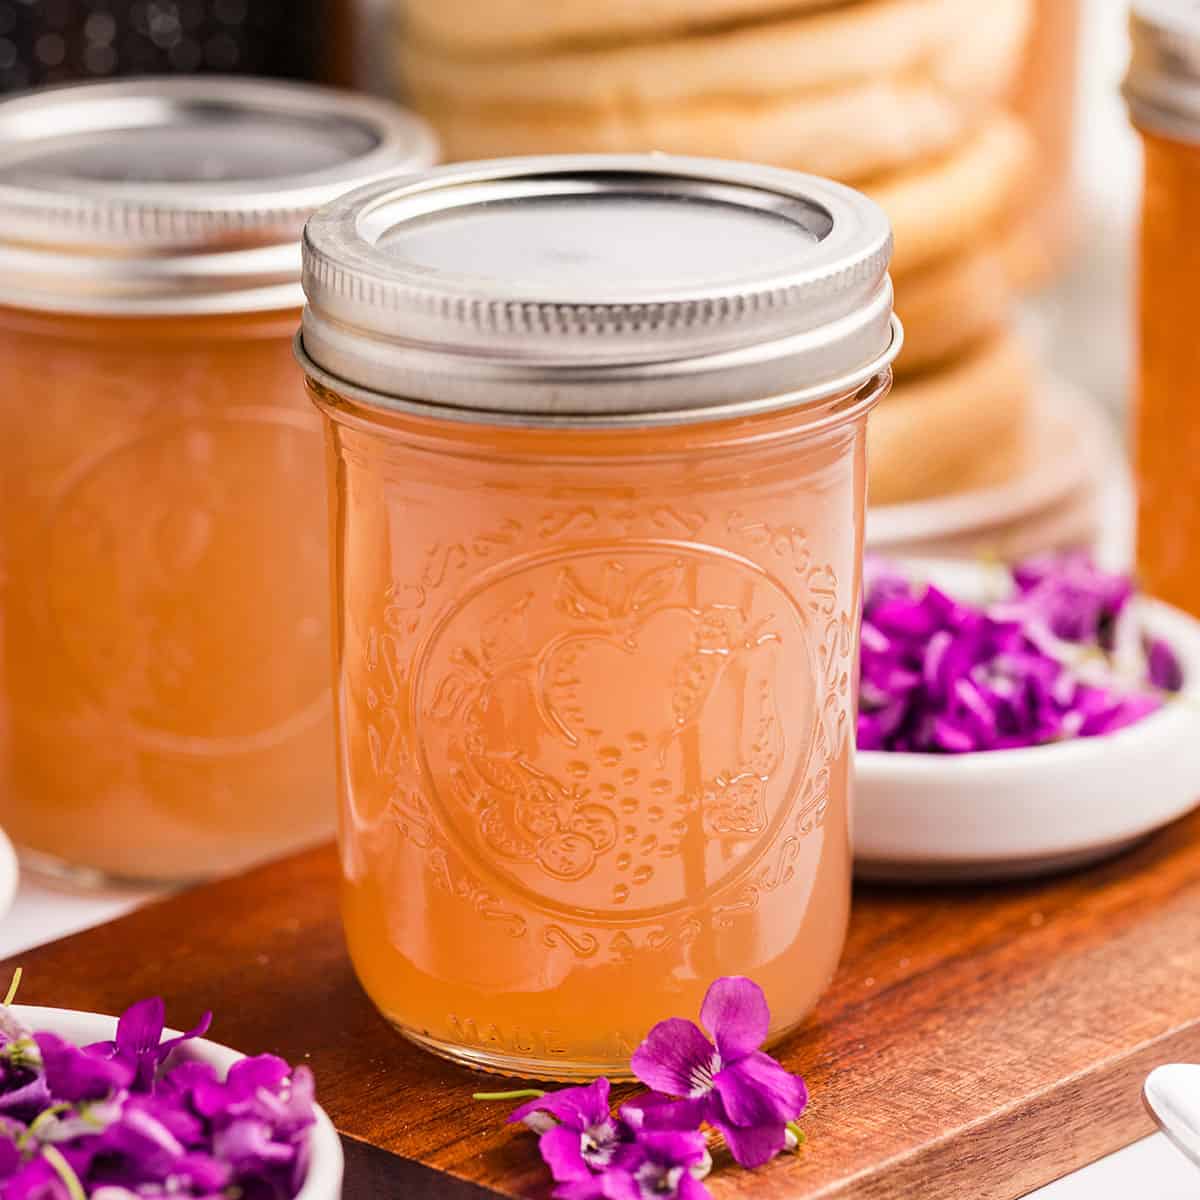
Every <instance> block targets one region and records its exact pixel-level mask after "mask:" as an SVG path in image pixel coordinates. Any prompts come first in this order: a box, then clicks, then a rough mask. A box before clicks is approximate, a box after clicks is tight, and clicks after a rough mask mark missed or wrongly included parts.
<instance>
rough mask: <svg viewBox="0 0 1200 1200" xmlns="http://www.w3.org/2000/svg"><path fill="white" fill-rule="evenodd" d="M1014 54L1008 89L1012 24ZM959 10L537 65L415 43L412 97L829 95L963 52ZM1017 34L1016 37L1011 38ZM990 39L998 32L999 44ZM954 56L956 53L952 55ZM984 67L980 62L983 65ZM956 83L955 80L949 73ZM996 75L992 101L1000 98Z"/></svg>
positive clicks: (479, 101)
mask: <svg viewBox="0 0 1200 1200" xmlns="http://www.w3.org/2000/svg"><path fill="white" fill-rule="evenodd" d="M992 4H993V5H994V9H990V10H989V11H993V12H995V13H1001V14H1007V16H1008V17H1010V18H1011V15H1012V14H1013V13H1016V14H1017V15H1018V16H1020V15H1023V16H1024V18H1025V22H1026V23H1027V18H1028V6H1029V0H992ZM987 23H988V24H989V25H996V24H1000V25H1003V26H1005V29H1004V30H1003V32H1004V37H1005V40H1006V41H1007V42H1009V43H1011V44H1012V53H1011V62H1010V64H1009V69H1008V71H1006V72H1005V73H1004V75H1003V77H1002V83H1001V87H1002V89H1003V90H1004V91H1007V90H1008V88H1009V86H1010V85H1011V81H1012V80H1014V79H1015V77H1016V72H1017V69H1018V67H1019V65H1020V49H1021V45H1022V42H1023V30H1022V29H1021V28H1020V24H1021V23H1018V22H1014V21H1013V20H1011V19H1006V20H1004V21H1002V22H997V21H996V20H995V19H994V17H992V16H989V17H988V18H987ZM964 25H965V22H964V20H963V16H962V13H961V10H960V0H877V2H876V3H872V4H861V5H852V6H851V7H849V8H843V9H835V10H833V11H831V12H825V13H818V14H811V15H808V16H791V17H788V18H786V19H781V20H778V21H772V22H769V23H767V24H754V25H740V26H732V27H725V28H722V29H717V30H712V31H710V32H707V33H701V34H695V35H692V36H689V37H681V38H676V39H672V40H670V41H664V42H641V43H638V42H633V43H625V44H622V45H615V46H606V47H602V48H592V47H583V48H579V49H575V50H563V51H558V52H551V53H548V54H541V55H508V56H505V57H503V58H495V59H464V58H461V57H457V56H453V55H446V54H444V53H440V52H439V51H438V50H437V49H435V48H431V47H428V46H425V45H423V44H422V43H420V42H419V41H417V40H415V39H412V38H405V39H404V40H403V42H402V44H401V64H402V69H403V76H404V79H405V81H406V83H407V85H408V87H409V88H410V89H411V91H412V94H413V95H414V96H415V97H417V98H418V99H421V100H426V101H428V102H430V103H433V104H439V105H442V106H451V107H454V106H457V107H462V108H474V109H476V110H479V109H481V108H482V109H487V108H491V107H502V108H520V107H526V108H530V109H533V110H534V114H533V115H536V113H537V112H538V111H541V110H543V109H546V108H552V109H560V110H561V109H566V110H570V111H574V110H576V109H585V110H587V112H585V113H583V114H580V115H582V116H585V117H586V116H587V115H588V114H589V113H590V112H593V111H597V110H598V111H600V112H608V111H610V110H613V109H627V110H628V109H642V108H659V107H662V106H667V105H687V104H689V103H690V102H691V101H693V100H698V99H704V98H711V97H722V98H724V97H736V98H739V99H748V98H753V97H761V96H772V95H778V94H781V93H782V94H787V93H795V92H822V91H827V90H829V89H831V88H838V87H842V86H845V85H847V84H851V83H857V82H862V81H864V80H872V79H878V78H880V77H887V76H892V75H896V74H898V73H902V72H910V71H916V70H918V69H921V68H924V67H925V66H926V65H927V64H929V63H930V62H932V60H933V59H934V57H935V56H936V55H938V54H941V53H946V51H947V49H948V48H949V47H950V46H952V45H954V46H955V48H956V50H958V49H960V48H961V49H962V50H965V48H966V47H965V43H966V41H967V39H966V38H965V36H963V34H964V33H965V30H964ZM1014 26H1017V28H1016V30H1015V36H1014V31H1013V28H1012V27H1014ZM993 36H994V34H993ZM955 57H957V55H955ZM976 57H979V56H976ZM945 70H946V73H947V75H948V76H949V77H951V78H955V77H956V75H957V74H958V72H957V71H956V70H955V69H954V68H953V67H952V66H951V65H950V64H949V63H948V64H946V67H945ZM995 74H996V73H995V71H992V72H991V73H990V75H991V86H990V87H989V90H990V91H995V90H996V88H995Z"/></svg>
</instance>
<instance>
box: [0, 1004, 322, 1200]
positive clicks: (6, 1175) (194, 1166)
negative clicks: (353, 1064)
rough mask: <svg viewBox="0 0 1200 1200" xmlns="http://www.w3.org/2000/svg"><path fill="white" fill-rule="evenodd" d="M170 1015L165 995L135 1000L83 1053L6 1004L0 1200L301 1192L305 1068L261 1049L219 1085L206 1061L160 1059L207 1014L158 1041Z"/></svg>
mask: <svg viewBox="0 0 1200 1200" xmlns="http://www.w3.org/2000/svg"><path fill="white" fill-rule="evenodd" d="M14 988H15V983H14ZM12 990H13V989H10V996H9V999H10V1000H11V992H12ZM164 1020H165V1017H164V1012H163V1005H162V1001H161V1000H158V999H152V1000H148V1001H143V1002H141V1003H140V1004H135V1005H134V1006H133V1007H132V1008H130V1009H129V1010H127V1011H126V1013H125V1014H124V1015H123V1016H122V1017H121V1019H120V1021H119V1022H118V1026H117V1033H116V1037H115V1038H114V1039H113V1040H112V1041H110V1042H100V1043H97V1044H95V1045H92V1046H86V1047H82V1048H80V1047H78V1046H75V1045H73V1044H71V1043H69V1042H66V1041H64V1040H63V1039H62V1038H60V1037H58V1036H57V1035H55V1034H52V1033H32V1032H31V1031H29V1030H28V1029H26V1028H25V1026H24V1025H22V1024H21V1022H20V1021H19V1019H18V1018H17V1016H16V1014H15V1013H14V1012H13V1010H11V1009H10V1008H8V1007H7V1005H0V1198H2V1200H72V1198H76V1200H77V1198H79V1197H82V1196H90V1197H92V1200H142V1198H143V1197H149V1196H154V1197H165V1196H178V1197H180V1200H183V1198H184V1197H187V1198H190V1200H229V1197H231V1196H233V1195H237V1196H240V1197H242V1198H243V1200H287V1198H288V1197H292V1196H295V1195H296V1194H297V1193H298V1192H299V1190H300V1188H301V1186H302V1185H303V1183H304V1180H305V1178H306V1176H307V1172H308V1164H309V1154H310V1147H309V1136H308V1134H309V1127H310V1126H311V1125H312V1123H313V1121H314V1120H315V1114H314V1102H313V1090H314V1089H313V1078H312V1072H311V1071H309V1070H308V1069H307V1068H305V1067H300V1068H297V1069H296V1070H295V1071H293V1070H292V1069H291V1068H290V1067H289V1066H288V1064H287V1063H286V1062H284V1061H283V1060H282V1059H280V1058H276V1057H275V1056H274V1055H261V1056H259V1057H258V1058H250V1059H243V1060H240V1061H239V1062H238V1063H236V1064H235V1065H234V1066H233V1067H232V1068H231V1069H230V1071H229V1073H228V1076H227V1078H226V1079H225V1080H224V1081H222V1080H220V1079H219V1078H218V1075H217V1072H216V1071H215V1070H214V1069H213V1068H212V1067H211V1066H209V1065H207V1064H204V1063H199V1062H194V1061H189V1060H186V1059H184V1060H182V1061H178V1062H171V1061H168V1060H169V1059H170V1056H171V1055H172V1053H173V1051H174V1050H175V1049H176V1048H177V1047H179V1046H180V1045H181V1043H184V1042H186V1041H189V1040H190V1039H192V1038H194V1037H198V1036H200V1035H201V1034H203V1033H204V1032H205V1031H206V1030H207V1028H208V1024H209V1020H210V1017H209V1016H208V1015H207V1014H206V1015H205V1017H204V1019H203V1020H202V1021H201V1022H200V1023H199V1025H198V1026H197V1027H196V1028H195V1029H194V1030H192V1031H190V1032H189V1033H186V1034H183V1035H181V1036H179V1037H175V1038H171V1039H168V1040H166V1041H164V1040H163V1037H162V1034H163V1026H164Z"/></svg>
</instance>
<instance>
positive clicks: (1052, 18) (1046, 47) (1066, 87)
mask: <svg viewBox="0 0 1200 1200" xmlns="http://www.w3.org/2000/svg"><path fill="white" fill-rule="evenodd" d="M1081 15H1082V12H1081V4H1080V0H1035V4H1034V19H1033V28H1032V29H1031V31H1030V35H1029V41H1028V45H1027V47H1026V51H1025V62H1024V66H1023V68H1022V71H1021V75H1020V77H1019V79H1018V80H1017V83H1016V86H1015V87H1014V89H1013V94H1012V105H1013V108H1014V109H1015V110H1016V112H1017V114H1018V115H1019V116H1020V117H1021V118H1022V119H1023V120H1024V122H1025V124H1026V126H1027V127H1028V129H1029V131H1030V133H1031V134H1032V135H1033V140H1034V146H1035V149H1036V153H1037V165H1036V171H1037V181H1038V183H1037V188H1036V191H1035V192H1034V194H1031V195H1029V196H1028V198H1027V202H1026V203H1024V204H1022V205H1021V209H1022V212H1023V215H1022V217H1021V219H1020V221H1019V222H1018V224H1017V225H1016V227H1015V228H1014V229H1013V234H1012V243H1011V245H1010V247H1009V251H1008V253H1009V259H1010V262H1011V265H1012V269H1013V272H1014V274H1015V277H1016V282H1017V284H1018V285H1020V286H1022V287H1039V286H1042V285H1044V284H1048V283H1050V282H1052V281H1053V279H1054V278H1055V277H1056V276H1057V275H1059V274H1060V273H1061V272H1062V269H1063V267H1064V266H1066V265H1067V262H1068V260H1069V258H1070V256H1071V252H1072V250H1073V245H1072V240H1073V238H1074V237H1075V208H1076V205H1075V110H1076V92H1077V90H1078V84H1079V70H1078V67H1079V43H1080V25H1081V22H1080V17H1081Z"/></svg>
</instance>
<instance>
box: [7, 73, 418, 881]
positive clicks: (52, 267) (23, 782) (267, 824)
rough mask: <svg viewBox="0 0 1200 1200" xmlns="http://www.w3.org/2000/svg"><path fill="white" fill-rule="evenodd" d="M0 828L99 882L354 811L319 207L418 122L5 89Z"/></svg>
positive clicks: (326, 105)
mask: <svg viewBox="0 0 1200 1200" xmlns="http://www.w3.org/2000/svg"><path fill="white" fill-rule="evenodd" d="M0 143H2V144H3V145H4V152H3V156H2V157H0V397H2V399H0V455H2V456H3V461H2V463H0V500H2V501H3V503H2V505H0V581H2V583H3V588H2V592H0V629H2V630H3V638H2V653H0V729H2V730H3V733H2V734H0V825H2V826H3V827H5V828H6V829H7V831H8V833H9V834H10V835H11V836H12V838H13V839H14V841H16V842H17V844H18V845H19V847H20V849H21V851H22V852H23V854H24V856H25V858H26V859H27V861H28V862H29V863H31V864H32V865H34V866H36V867H42V868H45V869H48V870H52V871H56V872H68V873H70V874H72V875H74V876H75V877H77V878H80V879H92V880H94V879H97V878H100V877H105V876H111V877H120V878H125V879H138V880H156V881H164V880H165V881H181V880H188V879H194V878H198V877H203V876H209V875H213V874H217V873H221V872H226V871H230V870H233V869H236V868H238V867H241V866H244V865H246V864H248V863H249V862H252V861H254V860H256V859H259V858H262V857H264V856H266V855H269V854H271V853H274V852H278V851H282V850H285V849H287V848H289V847H292V846H295V845H298V844H302V843H304V842H308V841H311V840H313V839H316V838H319V837H321V836H323V835H324V834H325V833H327V832H328V831H330V830H331V829H332V826H333V814H334V801H333V795H334V790H335V789H334V782H333V770H334V764H333V737H332V718H331V705H330V700H329V689H328V653H329V652H328V584H327V569H328V568H327V561H326V560H327V547H326V536H325V527H326V517H325V511H326V509H325V499H324V495H323V492H322V489H321V487H320V485H319V482H318V481H319V480H320V479H321V478H322V477H323V473H324V467H323V464H322V449H321V437H320V427H319V421H318V420H316V419H315V417H314V414H312V411H311V406H310V405H308V404H307V403H305V402H304V399H303V396H302V395H300V396H298V395H297V394H296V393H297V389H296V386H295V365H294V362H292V360H291V356H290V343H291V337H292V334H293V333H294V330H295V323H296V321H297V319H298V311H299V308H300V305H301V303H302V301H303V293H302V291H301V289H300V283H299V276H300V253H299V238H300V231H301V228H302V226H303V222H304V220H305V218H306V217H307V216H308V214H309V213H310V212H311V211H312V209H313V208H314V207H316V206H317V205H318V204H320V203H322V202H324V201H325V200H328V199H331V198H332V197H334V196H336V195H338V194H339V193H340V192H342V191H344V190H346V189H347V188H348V187H349V186H351V185H352V184H355V183H361V182H362V181H363V180H365V179H369V178H372V177H375V176H377V175H379V174H380V173H382V172H392V171H394V170H395V169H396V168H397V167H398V166H401V165H404V164H412V165H428V163H429V162H430V161H431V159H432V141H431V138H430V135H429V134H428V132H427V131H426V129H425V127H424V125H423V124H421V123H419V122H417V121H416V120H415V119H414V118H412V117H409V116H407V115H406V114H404V113H402V112H400V111H399V110H397V109H394V108H393V107H392V106H391V105H387V104H380V103H376V102H374V101H362V100H358V99H352V98H348V97H344V96H341V95H338V94H336V93H332V92H326V91H322V90H320V89H316V88H309V87H306V86H302V85H285V84H268V83H262V82H256V81H240V82H237V81H232V80H219V81H216V82H214V81H211V80H210V81H188V80H174V81H169V80H162V79H156V80H142V81H137V82H129V83H114V84H99V85H85V86H82V87H73V88H65V89H58V90H55V91H50V92H45V93H32V94H29V95H27V96H24V97H21V98H18V99H13V100H10V101H7V102H5V103H3V104H0Z"/></svg>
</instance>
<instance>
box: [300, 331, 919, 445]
mask: <svg viewBox="0 0 1200 1200" xmlns="http://www.w3.org/2000/svg"><path fill="white" fill-rule="evenodd" d="M891 330H892V340H891V342H890V343H889V345H888V348H887V350H885V351H884V353H882V354H881V355H879V356H878V357H877V358H876V359H875V360H873V361H872V362H871V363H869V364H868V365H867V366H866V367H864V368H863V369H862V370H860V371H855V372H852V373H850V374H848V375H846V376H845V377H844V378H843V379H841V380H838V381H835V382H834V383H833V384H830V385H828V386H821V387H819V388H812V389H808V390H801V391H793V392H783V393H780V394H778V395H775V396H769V397H766V398H759V399H753V400H743V401H735V402H732V403H729V404H724V405H709V406H696V407H692V408H679V409H662V410H658V411H646V412H642V411H636V412H624V413H598V414H594V413H551V414H545V413H528V412H512V411H508V410H504V409H479V408H466V407H462V406H456V405H448V404H439V403H436V402H433V401H427V400H420V399H412V398H401V397H397V396H394V395H391V394H390V393H386V392H378V391H372V390H371V389H369V388H364V387H360V386H359V385H357V384H354V383H351V382H349V381H348V380H345V379H341V378H339V377H338V376H336V375H333V374H331V373H330V372H328V371H326V370H324V369H323V368H322V367H321V366H319V365H318V364H317V363H316V362H314V361H313V359H312V358H311V357H310V356H309V354H308V352H307V351H306V349H305V346H304V332H303V330H300V331H298V332H297V333H296V336H295V337H294V338H293V340H292V352H293V354H294V355H295V358H296V361H297V362H298V363H299V365H300V368H301V370H302V371H303V372H304V374H305V376H306V377H307V379H308V380H309V381H310V382H312V383H314V384H316V385H318V386H319V387H321V388H323V389H324V390H326V391H329V392H333V393H334V394H335V395H338V396H341V397H344V398H345V399H347V400H352V401H354V403H356V404H358V405H361V406H362V407H364V408H367V409H374V410H376V411H380V412H388V413H398V414H402V415H407V416H413V417H418V418H423V419H425V420H433V421H439V422H444V423H445V424H446V425H447V426H477V427H494V428H495V427H498V428H501V429H508V430H530V431H536V430H550V431H555V430H559V431H564V432H566V431H595V432H604V431H621V430H625V431H635V430H639V429H665V428H670V427H672V426H686V425H700V424H718V423H722V422H727V421H735V420H741V419H745V418H750V417H760V416H767V415H770V414H775V413H785V412H787V411H788V410H790V409H797V410H799V409H805V408H810V407H812V406H814V405H816V404H818V403H819V402H820V401H821V400H836V399H837V398H838V397H841V396H846V395H853V394H856V393H858V392H860V391H862V390H863V389H864V388H865V387H867V386H868V385H869V384H870V383H871V382H872V380H874V379H877V378H880V377H883V376H886V375H889V374H890V372H891V364H892V362H893V360H894V359H895V357H896V355H897V354H898V353H899V352H900V349H901V347H902V345H903V342H904V329H903V326H902V325H901V324H900V320H899V318H897V317H896V316H894V315H893V316H892V319H891ZM851 415H852V414H849V413H842V412H839V413H838V414H837V417H836V420H841V419H850V417H851ZM814 424H815V425H818V426H819V425H821V424H823V421H822V420H821V419H818V420H817V421H816V422H814Z"/></svg>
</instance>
